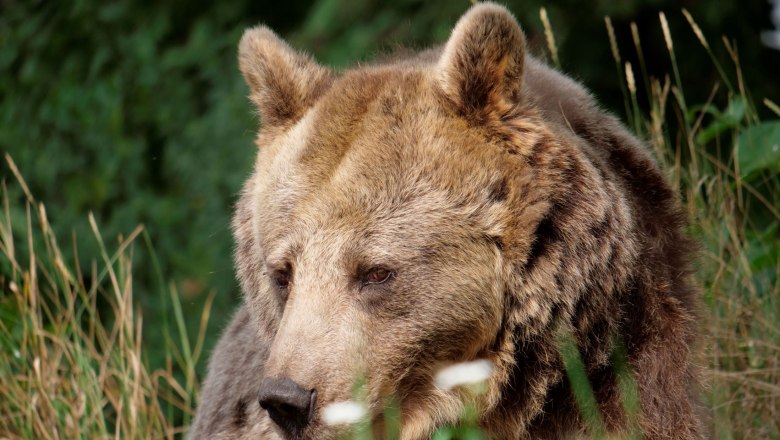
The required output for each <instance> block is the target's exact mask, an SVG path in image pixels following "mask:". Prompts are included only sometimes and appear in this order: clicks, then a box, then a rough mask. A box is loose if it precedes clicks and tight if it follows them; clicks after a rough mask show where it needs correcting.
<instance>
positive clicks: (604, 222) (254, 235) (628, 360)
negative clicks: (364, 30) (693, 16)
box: [190, 3, 706, 439]
mask: <svg viewBox="0 0 780 440" xmlns="http://www.w3.org/2000/svg"><path fill="white" fill-rule="evenodd" d="M239 62H240V68H241V72H242V73H243V75H244V77H245V79H246V81H247V83H248V85H249V88H250V92H251V100H252V101H253V102H254V104H255V105H256V106H257V109H258V111H259V114H260V117H261V122H262V129H261V130H260V133H259V135H258V137H257V145H258V146H259V152H258V156H257V161H256V165H255V168H254V172H253V174H252V175H251V177H250V178H249V180H248V181H247V182H246V185H245V187H244V190H243V192H242V195H241V198H240V201H239V202H238V205H237V209H236V214H235V217H234V222H233V229H234V233H235V239H236V253H235V259H236V264H237V272H238V278H239V280H240V282H241V286H242V289H243V294H244V305H243V306H242V307H241V309H240V310H239V311H238V313H237V315H236V316H235V318H234V319H233V322H232V324H231V325H230V327H229V328H228V329H227V331H226V332H225V334H224V336H223V337H222V339H221V341H220V342H219V344H218V346H217V348H216V349H215V351H214V353H213V354H212V357H211V364H210V366H209V373H208V377H207V378H206V380H205V384H204V386H203V391H202V394H201V399H200V400H201V402H200V407H199V408H198V411H197V414H196V417H195V421H194V424H193V426H192V429H191V432H190V437H191V438H193V439H223V438H224V439H228V438H241V439H244V438H246V439H249V438H264V439H271V438H272V439H278V438H282V439H335V438H343V436H344V435H345V433H347V432H348V431H347V430H348V429H349V427H345V426H330V425H328V424H327V423H325V422H324V420H323V412H324V408H326V407H327V406H328V405H330V404H333V403H335V402H342V401H347V400H351V399H354V398H355V396H356V395H360V396H361V400H362V401H363V402H364V403H365V408H366V416H365V417H366V419H367V420H368V422H367V423H368V424H369V426H371V427H373V430H374V432H375V434H376V437H377V438H381V437H382V433H383V432H385V431H384V429H385V428H384V426H385V425H386V424H389V423H398V424H400V434H399V436H400V438H402V439H425V438H429V437H430V436H431V435H432V433H433V432H434V431H435V430H436V429H437V428H438V427H441V426H443V425H447V424H452V423H457V421H458V420H459V417H461V415H462V413H463V411H464V408H467V407H469V408H472V409H473V411H474V414H476V419H477V423H478V425H479V428H480V429H481V430H482V431H483V432H484V434H485V436H486V437H487V438H493V439H521V438H523V439H524V438H571V437H576V438H579V437H592V436H594V435H595V432H594V429H592V428H593V426H592V425H590V424H588V423H587V418H586V417H585V416H583V413H582V412H581V411H580V408H579V407H578V405H577V399H576V396H575V394H574V391H573V388H572V383H571V382H570V381H569V378H568V376H567V369H566V365H567V364H566V363H565V357H564V356H563V355H562V351H561V341H563V340H565V338H566V337H568V338H569V340H570V342H571V344H570V345H571V346H574V347H576V348H577V349H578V351H579V355H580V356H579V357H580V359H581V362H582V364H581V365H582V366H583V371H584V372H585V373H586V375H587V378H588V381H589V384H590V387H591V389H592V396H593V401H595V403H596V406H597V408H598V410H599V417H600V418H601V420H602V425H603V428H604V429H605V430H606V432H607V434H608V435H609V436H615V437H621V436H625V435H628V434H630V433H633V434H637V433H638V434H641V436H643V437H645V438H650V439H654V438H675V439H691V438H702V437H704V436H705V435H706V434H705V432H704V428H703V423H702V419H701V416H700V415H699V406H700V405H699V403H698V401H697V396H696V394H697V391H696V390H697V385H696V384H697V383H698V368H697V366H696V365H695V362H694V361H695V357H696V356H695V353H694V352H693V347H694V339H695V338H694V336H695V333H696V331H695V330H696V322H695V305H696V291H695V289H694V288H693V287H692V284H691V273H690V262H689V259H690V257H691V253H692V249H693V246H692V243H691V241H690V240H689V239H688V238H687V237H686V235H685V233H684V229H685V224H686V220H685V218H684V215H683V213H682V210H681V207H680V203H679V200H678V197H677V195H676V193H675V191H674V190H673V189H672V188H671V187H670V185H669V183H668V182H667V181H666V179H665V178H664V174H663V172H662V171H661V170H660V169H659V167H658V165H657V164H656V162H655V161H654V160H653V159H652V158H651V156H650V154H649V153H648V151H647V148H646V147H645V146H644V145H643V144H642V143H641V142H639V141H638V140H637V139H636V138H635V137H633V136H632V135H631V134H629V133H628V131H627V130H626V129H625V128H624V127H623V125H621V123H620V122H618V121H617V120H616V119H615V118H614V117H612V116H610V115H608V114H605V113H604V112H603V111H602V110H600V109H599V108H598V106H597V105H596V103H595V102H594V100H593V98H592V97H591V96H590V95H589V94H588V92H587V91H585V90H584V89H583V87H582V86H581V85H579V84H577V83H576V82H574V81H572V80H571V79H569V78H568V77H566V76H564V75H563V74H561V73H559V72H557V71H555V70H553V69H551V68H549V67H547V66H546V65H544V64H543V63H542V62H540V61H538V60H537V59H535V58H533V57H531V56H529V55H528V54H526V53H525V40H524V36H523V32H522V31H521V29H520V27H519V26H518V24H517V22H516V21H515V19H514V18H513V16H512V15H511V14H510V13H509V12H508V11H507V10H506V9H505V8H503V7H501V6H498V5H495V4H491V3H481V4H478V5H476V6H473V7H472V8H471V9H470V10H469V11H468V12H467V13H466V14H465V15H464V16H463V17H462V18H461V19H460V21H459V22H458V23H457V25H456V26H455V29H454V30H453V32H452V35H451V37H450V39H449V40H448V41H447V43H446V45H445V46H444V47H443V48H442V49H438V50H437V49H433V50H429V51H426V52H424V53H421V54H418V55H417V56H414V57H411V58H405V59H399V60H392V61H387V62H380V63H377V64H373V65H368V66H360V67H357V68H355V69H352V70H346V71H344V72H341V73H336V72H333V71H331V70H330V69H328V68H325V67H323V66H320V65H318V64H317V63H316V62H314V61H313V60H312V59H311V58H310V57H308V56H306V55H303V54H301V53H298V52H296V51H294V50H293V49H291V48H290V47H289V46H288V45H287V44H285V43H284V42H283V41H281V40H280V39H279V38H277V37H276V35H274V33H273V32H271V31H270V30H268V29H267V28H265V27H262V26H260V27H257V28H254V29H250V30H248V31H246V33H245V34H244V36H243V38H242V40H241V43H240V47H239ZM562 335H563V336H562ZM616 352H621V353H622V357H621V356H616V355H615V353H616ZM618 359H624V360H625V362H624V364H626V365H624V366H625V370H626V371H628V373H627V374H628V375H629V377H630V378H631V379H633V380H630V381H628V383H633V387H634V390H635V394H636V395H635V397H634V399H635V401H636V402H637V404H636V405H634V406H635V409H634V410H633V411H628V410H627V409H626V408H628V407H630V405H628V406H626V405H624V403H625V402H626V401H629V400H630V399H629V398H628V396H626V394H630V393H631V391H630V390H631V387H625V386H623V383H624V382H625V381H622V379H621V377H622V376H619V375H618V370H619V368H618V365H617V364H618V362H617V360H618ZM474 360H486V361H489V362H490V364H491V365H492V367H493V368H492V370H491V373H490V375H489V377H488V378H487V379H486V382H485V383H484V384H483V392H481V393H475V392H472V391H471V388H466V387H454V388H451V389H448V388H442V387H440V386H437V384H436V383H435V381H434V378H435V375H436V373H437V372H438V371H439V370H440V369H441V368H442V367H444V366H447V365H450V364H455V363H461V362H468V361H474ZM356 390H357V391H356ZM356 393H357V394H356ZM390 402H396V404H397V407H398V411H397V414H398V416H397V418H396V419H392V420H391V418H390V417H389V416H386V414H387V412H385V411H384V410H383V409H384V408H385V407H386V406H387V405H388V404H389V403H390ZM634 431H638V432H634Z"/></svg>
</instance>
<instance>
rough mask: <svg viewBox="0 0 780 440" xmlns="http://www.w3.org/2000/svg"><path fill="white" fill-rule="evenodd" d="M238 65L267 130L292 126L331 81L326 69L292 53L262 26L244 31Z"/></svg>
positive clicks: (300, 55) (239, 48) (301, 55)
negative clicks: (268, 128)
mask: <svg viewBox="0 0 780 440" xmlns="http://www.w3.org/2000/svg"><path fill="white" fill-rule="evenodd" d="M238 64H239V67H240V69H241V73H242V74H243V75H244V79H245V80H246V83H247V85H248V86H249V97H250V99H251V100H252V102H254V103H255V105H256V106H257V109H258V111H259V112H260V117H261V122H262V124H263V126H266V127H273V128H285V127H287V126H289V125H291V124H293V123H295V122H296V121H297V120H298V119H300V118H301V117H302V116H303V114H304V113H305V111H306V110H307V109H309V107H311V106H312V105H314V102H315V101H316V100H317V98H319V97H320V96H321V95H322V94H323V93H324V92H325V90H327V88H328V86H329V85H330V84H331V82H332V76H331V73H330V71H329V70H328V69H326V68H325V67H322V66H321V65H319V64H317V63H316V62H315V61H314V60H312V59H311V57H309V56H307V55H304V54H301V53H298V52H296V51H295V50H293V49H292V48H291V47H290V46H288V45H287V43H285V42H284V41H282V40H281V39H280V38H279V37H277V36H276V34H274V33H273V31H271V30H270V29H268V28H267V27H265V26H257V27H255V28H252V29H248V30H247V31H246V32H244V36H243V37H241V42H240V43H239V45H238Z"/></svg>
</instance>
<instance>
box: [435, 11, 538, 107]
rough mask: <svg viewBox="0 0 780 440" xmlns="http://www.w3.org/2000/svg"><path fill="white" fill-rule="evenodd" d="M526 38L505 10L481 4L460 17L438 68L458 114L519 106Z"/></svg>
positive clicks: (446, 92) (444, 89) (439, 75)
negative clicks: (508, 104) (503, 105)
mask: <svg viewBox="0 0 780 440" xmlns="http://www.w3.org/2000/svg"><path fill="white" fill-rule="evenodd" d="M524 55H525V37H524V36H523V31H522V30H521V29H520V25H518V24H517V21H515V18H514V17H513V16H512V14H511V13H510V12H509V11H508V10H507V9H506V8H504V7H503V6H499V5H497V4H495V3H480V4H477V5H476V6H473V7H472V8H471V9H470V10H469V11H468V12H466V14H465V15H464V16H463V17H461V19H460V20H459V21H458V24H457V25H456V26H455V29H453V31H452V35H451V36H450V39H449V41H447V45H446V46H445V47H444V52H443V53H442V55H441V58H440V59H439V63H438V66H437V69H438V80H439V83H440V85H441V88H442V90H443V91H444V94H445V95H446V96H447V97H448V99H449V100H450V101H452V102H453V103H454V105H455V106H456V107H457V108H458V110H459V112H460V113H462V114H466V115H470V114H475V113H477V112H481V111H483V110H485V109H486V108H489V107H491V106H494V105H497V104H500V103H501V102H505V101H511V102H517V101H518V100H519V99H520V88H521V84H522V75H523V57H524Z"/></svg>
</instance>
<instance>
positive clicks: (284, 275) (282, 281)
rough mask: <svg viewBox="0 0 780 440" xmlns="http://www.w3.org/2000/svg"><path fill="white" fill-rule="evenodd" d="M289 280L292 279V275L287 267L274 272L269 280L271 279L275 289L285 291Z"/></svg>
mask: <svg viewBox="0 0 780 440" xmlns="http://www.w3.org/2000/svg"><path fill="white" fill-rule="evenodd" d="M290 278H292V273H291V271H290V268H289V267H285V268H284V269H278V270H274V271H273V273H272V274H271V279H273V281H274V284H276V287H278V288H279V289H282V290H287V288H288V287H289V286H290Z"/></svg>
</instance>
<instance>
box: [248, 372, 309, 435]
mask: <svg viewBox="0 0 780 440" xmlns="http://www.w3.org/2000/svg"><path fill="white" fill-rule="evenodd" d="M259 400H260V406H261V407H262V408H263V409H264V410H266V411H268V415H269V416H270V417H271V420H273V421H274V423H276V424H277V425H279V427H280V428H282V429H283V430H284V431H285V432H286V433H287V434H288V435H290V436H297V435H298V434H300V433H301V432H302V431H303V429H304V428H305V427H306V425H308V424H309V420H311V417H312V413H313V412H314V405H315V403H316V400H317V391H315V390H307V389H304V388H303V387H301V386H300V385H298V384H297V383H295V382H293V381H292V380H290V379H288V378H281V379H265V380H263V384H262V385H261V386H260V396H259Z"/></svg>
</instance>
